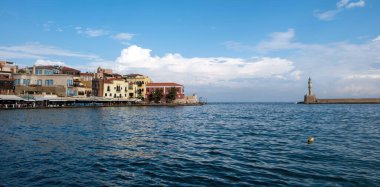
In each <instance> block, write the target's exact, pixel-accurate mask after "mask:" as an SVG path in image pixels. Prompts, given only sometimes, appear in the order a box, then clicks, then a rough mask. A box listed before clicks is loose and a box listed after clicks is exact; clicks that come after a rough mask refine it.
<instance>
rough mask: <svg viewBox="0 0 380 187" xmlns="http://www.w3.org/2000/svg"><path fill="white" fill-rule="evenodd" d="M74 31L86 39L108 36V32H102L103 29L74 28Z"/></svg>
mask: <svg viewBox="0 0 380 187" xmlns="http://www.w3.org/2000/svg"><path fill="white" fill-rule="evenodd" d="M75 30H76V31H77V33H78V34H84V35H86V36H87V37H100V36H105V35H108V34H109V31H107V30H104V29H92V28H82V27H75Z"/></svg>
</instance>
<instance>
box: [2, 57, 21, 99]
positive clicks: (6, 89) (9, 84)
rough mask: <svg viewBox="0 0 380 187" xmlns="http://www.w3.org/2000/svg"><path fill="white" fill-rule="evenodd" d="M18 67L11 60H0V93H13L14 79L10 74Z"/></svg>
mask: <svg viewBox="0 0 380 187" xmlns="http://www.w3.org/2000/svg"><path fill="white" fill-rule="evenodd" d="M17 70H18V67H17V66H16V65H14V63H13V62H7V61H0V94H6V95H10V94H14V81H13V77H12V74H13V73H16V72H17Z"/></svg>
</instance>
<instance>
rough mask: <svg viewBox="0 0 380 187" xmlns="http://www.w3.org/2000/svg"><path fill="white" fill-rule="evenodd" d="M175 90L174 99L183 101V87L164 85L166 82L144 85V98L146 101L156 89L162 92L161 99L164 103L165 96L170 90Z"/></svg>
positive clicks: (171, 84)
mask: <svg viewBox="0 0 380 187" xmlns="http://www.w3.org/2000/svg"><path fill="white" fill-rule="evenodd" d="M172 88H175V89H176V94H177V95H176V99H184V98H185V93H184V88H183V85H180V84H177V83H166V82H161V83H160V82H158V83H148V84H147V85H146V94H145V98H146V99H148V98H149V95H150V94H152V93H153V92H155V91H156V90H158V89H161V90H162V93H163V98H162V101H165V97H166V95H168V94H169V91H170V89H172Z"/></svg>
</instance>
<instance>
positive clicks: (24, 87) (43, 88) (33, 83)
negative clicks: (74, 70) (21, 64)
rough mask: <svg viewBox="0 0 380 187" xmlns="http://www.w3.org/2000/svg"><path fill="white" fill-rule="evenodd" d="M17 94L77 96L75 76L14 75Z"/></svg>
mask: <svg viewBox="0 0 380 187" xmlns="http://www.w3.org/2000/svg"><path fill="white" fill-rule="evenodd" d="M13 78H14V85H15V94H16V95H20V94H42V95H44V94H46V95H57V96H59V97H67V96H76V93H75V92H74V89H73V84H74V80H73V76H72V75H64V74H48V75H31V74H13Z"/></svg>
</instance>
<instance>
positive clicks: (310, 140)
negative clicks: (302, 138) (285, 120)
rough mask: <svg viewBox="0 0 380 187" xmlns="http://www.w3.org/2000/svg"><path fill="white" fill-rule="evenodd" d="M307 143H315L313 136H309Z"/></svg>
mask: <svg viewBox="0 0 380 187" xmlns="http://www.w3.org/2000/svg"><path fill="white" fill-rule="evenodd" d="M307 143H308V144H312V143H314V137H313V136H309V138H307Z"/></svg>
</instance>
